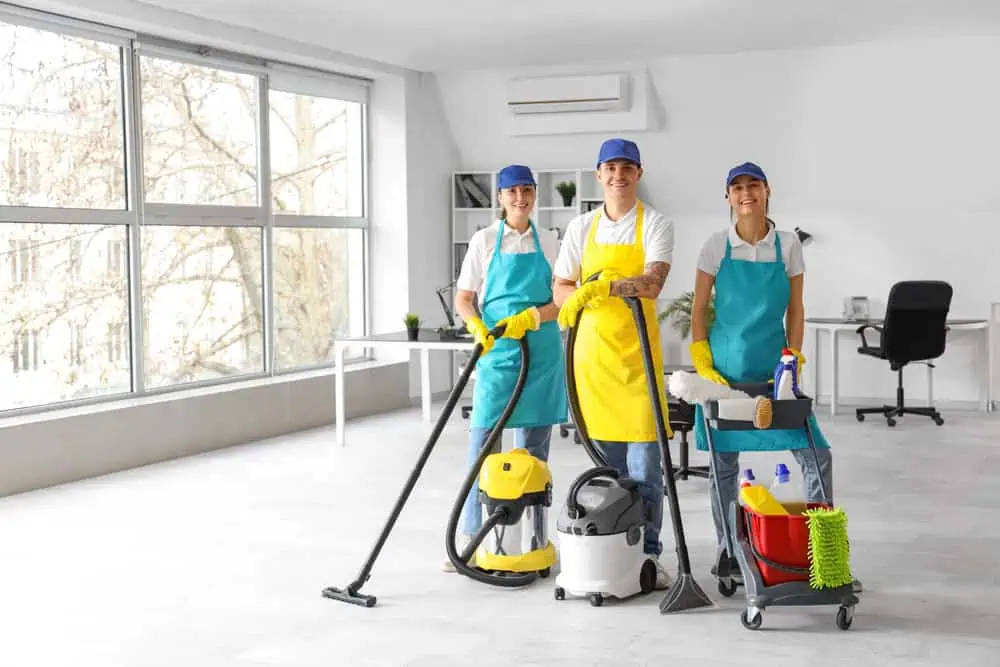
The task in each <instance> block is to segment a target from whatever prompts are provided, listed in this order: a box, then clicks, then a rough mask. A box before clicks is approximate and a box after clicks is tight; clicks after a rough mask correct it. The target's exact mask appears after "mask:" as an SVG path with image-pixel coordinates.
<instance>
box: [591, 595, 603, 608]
mask: <svg viewBox="0 0 1000 667" xmlns="http://www.w3.org/2000/svg"><path fill="white" fill-rule="evenodd" d="M602 604H604V596H603V595H601V594H600V593H591V595H590V606H592V607H600V606H601V605H602Z"/></svg>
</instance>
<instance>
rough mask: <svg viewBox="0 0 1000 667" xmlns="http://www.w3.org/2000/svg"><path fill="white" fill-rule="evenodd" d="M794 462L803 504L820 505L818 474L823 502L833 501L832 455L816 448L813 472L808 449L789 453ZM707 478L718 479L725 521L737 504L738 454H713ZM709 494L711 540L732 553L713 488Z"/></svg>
mask: <svg viewBox="0 0 1000 667" xmlns="http://www.w3.org/2000/svg"><path fill="white" fill-rule="evenodd" d="M790 451H791V453H792V456H793V457H794V458H795V462H796V463H798V464H799V469H800V470H801V471H802V482H803V486H804V488H805V492H806V501H807V502H810V503H819V502H824V498H823V492H822V490H821V489H820V486H819V480H820V475H822V477H823V486H825V487H826V492H827V493H828V494H829V495H830V497H829V498H826V499H825V501H826V502H830V503H832V502H833V456H832V455H831V454H830V449H829V448H828V447H817V448H816V455H817V457H818V459H819V470H818V471H817V470H816V460H815V459H813V455H812V452H811V451H809V449H808V448H807V449H792V450H790ZM709 473H710V474H711V475H713V476H714V475H718V476H719V495H720V496H722V504H723V506H724V507H726V508H727V509H726V520H728V519H729V510H728V508H729V507H731V506H732V504H733V503H734V502H736V501H737V498H738V497H739V491H740V480H739V476H740V453H739V452H715V457H714V458H713V459H712V465H711V467H710V469H709ZM758 479H759V483H760V484H763V485H765V486H766V485H770V483H771V482H770V481H769V480H767V479H762V478H758ZM709 495H710V496H711V498H712V520H713V521H714V522H715V537H716V539H717V540H718V543H719V546H722V545H726V546H727V551H728V552H729V553H730V554H732V553H733V549H731V548H728V547H729V545H728V544H726V537H725V533H724V532H723V525H722V521H723V519H722V512H721V511H720V510H719V503H718V501H717V500H716V496H715V490H714V487H713V486H711V485H709Z"/></svg>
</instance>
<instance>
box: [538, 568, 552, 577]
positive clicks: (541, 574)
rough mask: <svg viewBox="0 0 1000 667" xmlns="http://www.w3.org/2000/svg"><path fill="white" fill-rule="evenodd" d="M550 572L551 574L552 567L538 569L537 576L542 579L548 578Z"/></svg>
mask: <svg viewBox="0 0 1000 667" xmlns="http://www.w3.org/2000/svg"><path fill="white" fill-rule="evenodd" d="M550 574H552V568H550V567H547V568H545V569H544V570H539V571H538V576H539V577H541V578H542V579H548V578H549V575H550Z"/></svg>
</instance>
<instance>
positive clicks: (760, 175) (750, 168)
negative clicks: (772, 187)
mask: <svg viewBox="0 0 1000 667" xmlns="http://www.w3.org/2000/svg"><path fill="white" fill-rule="evenodd" d="M737 176H749V177H750V178H756V179H757V180H758V181H764V182H765V183H767V176H765V175H764V170H763V169H761V168H760V167H758V166H757V165H755V164H754V163H753V162H744V163H743V164H739V165H736V166H735V167H733V168H732V169H730V170H729V176H727V177H726V189H727V190H728V189H729V186H730V185H732V184H733V180H734V179H735V178H736V177H737Z"/></svg>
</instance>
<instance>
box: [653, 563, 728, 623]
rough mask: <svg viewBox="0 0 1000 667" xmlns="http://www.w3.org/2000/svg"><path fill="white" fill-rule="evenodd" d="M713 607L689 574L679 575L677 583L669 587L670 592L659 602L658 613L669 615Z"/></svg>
mask: <svg viewBox="0 0 1000 667" xmlns="http://www.w3.org/2000/svg"><path fill="white" fill-rule="evenodd" d="M714 605H715V603H713V602H712V601H711V600H710V599H709V597H708V596H707V595H705V591H703V590H701V586H699V585H698V582H697V581H695V580H694V577H693V576H692V575H691V574H690V573H687V574H681V573H679V574H678V575H677V581H675V582H674V583H673V584H672V585H671V586H670V590H668V591H667V594H666V595H664V596H663V599H662V600H660V613H661V614H670V613H673V612H678V611H687V610H688V609H698V608H699V607H712V606H714Z"/></svg>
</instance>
